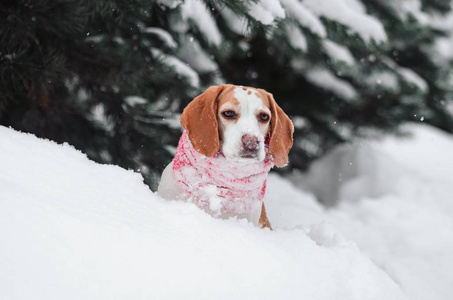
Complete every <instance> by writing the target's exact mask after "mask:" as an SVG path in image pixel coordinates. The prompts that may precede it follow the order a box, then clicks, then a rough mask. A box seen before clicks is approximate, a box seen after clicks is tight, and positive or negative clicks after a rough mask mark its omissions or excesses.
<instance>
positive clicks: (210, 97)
mask: <svg viewBox="0 0 453 300" xmlns="http://www.w3.org/2000/svg"><path fill="white" fill-rule="evenodd" d="M224 87H225V85H220V86H211V87H210V88H208V89H207V90H206V91H205V92H204V93H203V94H201V95H199V96H198V97H196V98H195V99H193V100H192V102H190V103H189V104H188V105H187V106H186V108H185V109H184V111H183V113H182V115H181V118H180V121H181V125H182V127H184V129H185V130H187V133H188V134H189V140H190V142H191V143H192V146H193V148H194V149H195V150H196V151H197V152H199V153H201V154H203V155H204V156H207V157H212V156H214V154H216V153H217V152H218V151H219V147H220V139H219V131H218V124H217V106H218V105H217V103H218V101H217V98H218V97H219V95H220V93H221V92H222V91H223V89H224Z"/></svg>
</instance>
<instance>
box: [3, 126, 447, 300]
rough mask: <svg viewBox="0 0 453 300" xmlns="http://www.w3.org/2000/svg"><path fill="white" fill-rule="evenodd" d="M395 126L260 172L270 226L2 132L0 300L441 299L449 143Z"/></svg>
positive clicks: (427, 131)
mask: <svg viewBox="0 0 453 300" xmlns="http://www.w3.org/2000/svg"><path fill="white" fill-rule="evenodd" d="M402 130H403V131H404V132H408V133H410V134H411V135H408V136H407V137H404V138H402V137H399V138H397V137H386V138H384V139H383V140H380V141H358V142H357V143H355V144H353V145H348V146H341V147H339V148H337V149H335V150H333V151H332V152H331V153H330V154H328V155H327V156H326V157H324V158H321V159H320V160H319V161H317V162H316V163H315V164H314V165H313V166H312V168H311V169H310V170H309V171H308V172H307V173H304V174H301V175H294V176H293V177H292V179H291V180H292V181H293V182H295V183H296V184H297V186H298V188H296V187H295V186H294V185H293V184H292V183H291V182H290V181H288V179H284V178H282V177H280V176H277V175H275V174H270V175H269V178H268V191H267V194H266V196H265V199H264V201H265V204H266V210H267V214H268V217H269V219H270V221H271V223H272V226H273V228H274V231H269V230H261V229H258V228H256V227H254V226H253V225H252V224H250V223H248V222H246V221H245V220H238V219H229V220H220V219H216V218H213V217H211V216H210V215H208V214H206V213H204V212H203V211H202V210H200V209H198V208H197V207H196V206H195V205H194V204H193V203H186V202H182V201H164V200H163V199H161V198H160V197H159V196H157V194H155V193H153V192H152V191H150V190H149V189H148V188H147V187H146V186H145V185H144V184H143V182H142V181H143V179H142V177H141V176H140V175H139V174H137V173H134V172H132V171H127V170H124V169H121V168H119V167H117V166H112V165H100V164H96V163H94V162H92V161H90V160H88V159H87V157H86V156H85V155H84V154H82V153H81V152H79V151H77V150H75V149H74V148H72V147H71V146H69V145H67V144H64V145H57V144H55V143H53V142H50V141H47V140H42V139H38V138H36V137H34V136H32V135H28V134H24V133H19V132H16V131H14V130H12V129H9V128H5V127H0V153H2V155H1V156H0V165H1V166H2V168H1V169H0V191H1V192H0V205H1V208H0V256H1V257H2V259H1V260H0V298H1V299H124V298H130V299H182V298H183V299H315V300H316V299H339V300H342V299H347V300H351V299H352V300H353V299H360V300H362V299H413V300H419V299H420V300H421V299H430V300H443V299H449V298H450V295H451V294H452V292H453V286H452V285H451V284H450V283H451V282H450V281H451V278H452V276H453V252H452V251H451V249H452V248H453V219H452V218H451V216H452V214H453V202H452V201H451V195H452V194H453V187H452V186H451V178H452V177H453V157H452V156H451V153H452V151H453V137H452V136H451V135H449V134H446V133H444V132H441V131H439V130H438V129H435V128H432V127H429V126H427V125H415V124H408V125H406V126H404V127H403V128H402ZM321 187H324V189H323V188H321ZM327 187H329V188H330V189H326V188H327ZM324 190H327V191H328V193H327V192H326V194H325V195H324V196H322V197H323V198H324V199H328V201H330V202H332V203H331V204H336V205H334V206H331V207H330V208H326V207H325V206H323V205H321V204H320V203H319V202H318V201H317V200H316V198H317V197H318V198H321V193H322V192H323V191H324Z"/></svg>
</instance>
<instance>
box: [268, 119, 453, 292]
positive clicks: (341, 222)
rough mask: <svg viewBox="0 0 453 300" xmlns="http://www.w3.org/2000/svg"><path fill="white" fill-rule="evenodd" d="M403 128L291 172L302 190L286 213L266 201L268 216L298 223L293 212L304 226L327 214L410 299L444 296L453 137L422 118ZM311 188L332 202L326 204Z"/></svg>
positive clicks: (452, 273)
mask: <svg viewBox="0 0 453 300" xmlns="http://www.w3.org/2000/svg"><path fill="white" fill-rule="evenodd" d="M403 130H404V131H406V132H407V133H409V134H410V135H409V136H408V137H406V138H395V137H389V138H386V139H384V140H382V141H378V142H363V141H362V142H358V143H356V144H353V145H348V146H342V147H339V148H337V149H335V150H333V151H332V152H331V153H330V154H329V155H327V156H326V157H324V158H322V159H320V160H319V161H318V162H316V163H314V164H313V165H312V167H311V169H310V172H308V173H307V174H303V175H301V176H295V178H293V181H294V182H296V183H297V184H298V185H299V186H300V185H305V190H306V192H305V194H303V197H299V199H300V201H299V202H297V201H291V204H289V205H287V206H286V207H289V206H290V205H291V211H290V212H288V211H287V208H285V210H282V211H283V214H281V215H279V214H276V213H275V212H276V210H278V209H279V208H278V205H279V204H278V202H277V201H273V198H271V199H270V201H268V202H269V203H268V211H269V213H268V215H269V219H270V220H272V221H273V223H274V225H275V226H284V227H291V226H294V225H296V224H298V222H297V221H295V220H293V221H291V222H289V221H288V220H287V219H288V218H295V216H299V220H304V221H300V222H303V223H305V224H306V226H308V225H309V224H312V223H317V222H320V221H327V222H329V223H331V224H333V225H334V226H335V227H337V228H339V229H340V230H341V232H342V233H343V234H344V236H345V237H346V238H347V239H351V240H353V241H354V242H356V243H357V244H358V246H359V248H360V249H361V251H363V252H364V253H366V254H367V255H368V256H369V257H370V258H371V259H372V260H373V261H374V262H375V263H376V264H377V265H379V266H380V267H381V268H382V269H383V270H385V271H386V272H387V273H388V274H389V275H390V276H391V277H392V278H393V279H394V280H395V282H398V283H399V285H400V286H401V287H402V288H403V290H404V291H405V292H406V293H407V295H408V296H409V298H410V299H414V300H418V299H420V300H422V299H430V300H432V299H439V300H441V299H442V300H443V299H450V298H451V294H452V293H453V286H452V285H451V278H453V252H452V251H451V250H452V249H453V218H452V215H453V201H452V197H451V195H453V186H452V184H451V183H452V178H453V157H452V155H451V153H453V137H452V136H451V135H448V134H446V133H444V132H442V131H440V130H437V129H434V128H432V127H429V126H424V125H414V124H412V125H406V126H405V127H404V128H403ZM286 185H288V184H287V183H286ZM271 189H272V188H271ZM289 189H290V188H289V187H288V186H285V189H284V190H285V191H287V190H289ZM308 191H309V192H311V193H309V192H308ZM296 193H297V192H296V191H294V188H293V191H292V192H291V193H290V194H288V196H289V197H292V198H294V199H295V198H296V197H297V196H296ZM313 195H316V197H317V198H318V199H321V200H323V201H324V202H325V203H327V204H328V205H330V206H331V205H334V204H337V205H336V206H335V207H333V208H330V209H329V210H327V211H326V210H324V209H323V208H321V207H320V206H319V205H318V204H317V203H316V202H314V200H313V198H314V196H313ZM283 197H285V196H283ZM300 222H299V224H300Z"/></svg>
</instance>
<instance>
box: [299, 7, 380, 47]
mask: <svg viewBox="0 0 453 300" xmlns="http://www.w3.org/2000/svg"><path fill="white" fill-rule="evenodd" d="M304 4H305V5H306V6H307V7H308V8H309V9H310V10H311V11H312V12H313V13H315V14H316V15H318V16H320V17H325V18H328V19H331V20H333V21H336V22H338V23H340V24H343V25H345V26H347V27H349V28H350V29H351V30H352V31H354V32H356V33H357V34H359V35H360V37H361V38H362V39H363V40H364V41H366V42H370V41H371V40H374V41H376V42H385V41H387V34H386V33H385V30H384V26H383V25H382V23H380V22H379V21H378V20H377V19H376V18H374V17H372V16H370V15H368V14H366V13H365V11H364V9H363V6H362V5H361V4H360V3H359V1H357V0H336V1H330V0H306V1H304Z"/></svg>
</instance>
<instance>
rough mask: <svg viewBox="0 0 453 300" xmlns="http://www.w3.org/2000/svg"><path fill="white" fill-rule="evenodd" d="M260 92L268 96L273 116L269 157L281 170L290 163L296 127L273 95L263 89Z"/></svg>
mask: <svg viewBox="0 0 453 300" xmlns="http://www.w3.org/2000/svg"><path fill="white" fill-rule="evenodd" d="M260 91H261V92H262V93H263V94H264V95H266V96H267V99H268V100H269V105H270V110H271V114H272V118H271V124H270V141H269V155H270V156H271V159H272V160H273V162H274V164H275V165H276V166H277V167H279V168H281V167H284V166H285V165H286V164H287V163H288V153H289V150H291V147H292V145H293V132H294V126H293V123H292V122H291V120H290V119H289V117H288V116H287V115H286V114H285V112H284V111H283V110H282V109H281V108H280V106H278V105H277V102H275V100H274V97H273V96H272V94H271V93H268V92H266V91H265V90H262V89H260Z"/></svg>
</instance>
